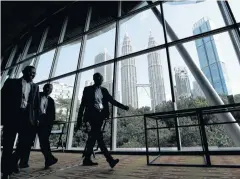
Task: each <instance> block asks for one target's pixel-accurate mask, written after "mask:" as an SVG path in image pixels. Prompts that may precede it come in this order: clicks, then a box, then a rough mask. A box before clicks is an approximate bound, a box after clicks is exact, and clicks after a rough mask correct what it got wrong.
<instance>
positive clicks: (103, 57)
mask: <svg viewBox="0 0 240 179" xmlns="http://www.w3.org/2000/svg"><path fill="white" fill-rule="evenodd" d="M109 59H111V56H110V55H109V54H108V53H107V50H106V49H104V52H102V53H99V54H98V55H97V56H96V57H95V64H98V63H102V62H104V61H107V60H109ZM97 72H98V73H101V74H102V76H103V78H104V79H103V84H102V86H103V87H105V88H107V90H108V91H109V93H112V86H113V79H112V78H113V65H112V64H109V65H104V66H100V67H97V68H95V69H94V73H97Z"/></svg>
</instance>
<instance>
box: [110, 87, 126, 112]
mask: <svg viewBox="0 0 240 179" xmlns="http://www.w3.org/2000/svg"><path fill="white" fill-rule="evenodd" d="M105 92H106V95H107V99H108V101H109V102H110V103H111V104H112V105H114V106H117V107H118V108H121V109H124V110H128V109H129V107H128V106H126V105H123V104H121V103H119V102H118V101H116V100H115V99H113V97H112V96H111V95H110V94H109V92H108V90H107V89H106V90H105Z"/></svg>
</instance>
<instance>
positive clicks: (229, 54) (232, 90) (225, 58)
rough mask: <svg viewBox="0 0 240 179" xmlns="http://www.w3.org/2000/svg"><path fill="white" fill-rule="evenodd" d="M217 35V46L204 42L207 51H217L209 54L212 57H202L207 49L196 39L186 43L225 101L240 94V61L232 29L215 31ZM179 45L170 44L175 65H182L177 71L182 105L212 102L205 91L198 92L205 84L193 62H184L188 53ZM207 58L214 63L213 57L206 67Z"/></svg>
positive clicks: (175, 81) (180, 105) (198, 64)
mask: <svg viewBox="0 0 240 179" xmlns="http://www.w3.org/2000/svg"><path fill="white" fill-rule="evenodd" d="M213 39H214V40H212V41H211V42H212V43H215V46H212V47H211V48H208V46H207V43H209V42H207V43H203V46H204V49H205V52H204V53H205V54H209V53H214V55H208V59H206V58H202V57H203V56H202V55H201V53H203V51H202V49H201V50H200V49H199V47H197V44H196V41H191V42H188V43H185V44H183V46H184V47H185V49H186V50H187V52H188V53H189V55H190V56H191V58H192V59H193V61H194V62H195V64H196V65H197V66H198V67H199V68H200V70H201V71H202V72H203V74H204V75H205V76H206V78H207V79H208V80H209V82H210V83H211V85H212V86H213V88H214V89H215V90H216V92H217V93H218V94H219V96H220V97H221V98H222V99H223V102H224V103H226V102H227V96H229V95H233V97H234V99H235V97H236V98H237V96H238V95H239V94H240V88H239V85H237V84H238V81H239V80H238V76H240V65H239V62H238V59H237V56H236V55H235V52H234V48H233V45H232V42H231V39H230V38H229V34H228V32H225V33H221V34H218V35H214V36H213ZM216 39H217V40H216ZM176 47H177V46H176ZM176 47H171V48H170V58H171V61H172V67H173V68H175V69H181V70H176V71H175V72H174V84H175V86H176V91H177V106H178V109H185V108H195V107H202V106H208V105H210V101H209V100H210V99H206V98H205V97H204V96H205V95H203V94H201V95H200V94H197V93H196V92H197V91H202V90H199V89H197V88H200V89H202V88H204V86H202V85H201V84H200V83H199V84H198V83H197V81H196V79H195V78H194V76H193V72H192V71H191V69H190V66H187V65H186V64H185V62H184V53H181V51H178V50H177V48H176ZM216 56H218V58H216ZM210 58H214V59H210ZM186 60H187V58H186ZM205 60H207V62H206V64H210V62H209V61H212V64H210V65H208V66H206V67H204V68H202V67H201V66H200V64H201V61H205ZM214 61H215V62H214ZM189 86H190V89H189ZM186 94H187V95H186ZM196 96H201V99H200V98H196ZM183 98H184V99H183ZM192 98H193V99H192ZM225 99H226V101H225Z"/></svg>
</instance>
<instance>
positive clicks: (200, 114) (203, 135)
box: [197, 110, 211, 166]
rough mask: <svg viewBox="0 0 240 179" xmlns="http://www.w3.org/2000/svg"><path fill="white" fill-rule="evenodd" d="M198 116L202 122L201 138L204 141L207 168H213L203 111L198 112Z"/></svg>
mask: <svg viewBox="0 0 240 179" xmlns="http://www.w3.org/2000/svg"><path fill="white" fill-rule="evenodd" d="M197 115H198V118H199V121H200V128H201V130H200V131H201V133H200V134H201V135H202V136H201V137H202V141H203V149H204V155H205V161H206V162H207V166H211V159H210V155H209V148H208V142H207V135H206V131H205V125H204V121H203V116H202V111H201V110H197Z"/></svg>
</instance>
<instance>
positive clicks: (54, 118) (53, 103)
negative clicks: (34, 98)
mask: <svg viewBox="0 0 240 179" xmlns="http://www.w3.org/2000/svg"><path fill="white" fill-rule="evenodd" d="M55 120H56V107H55V101H54V100H53V99H52V123H53V122H54V121H55Z"/></svg>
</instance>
